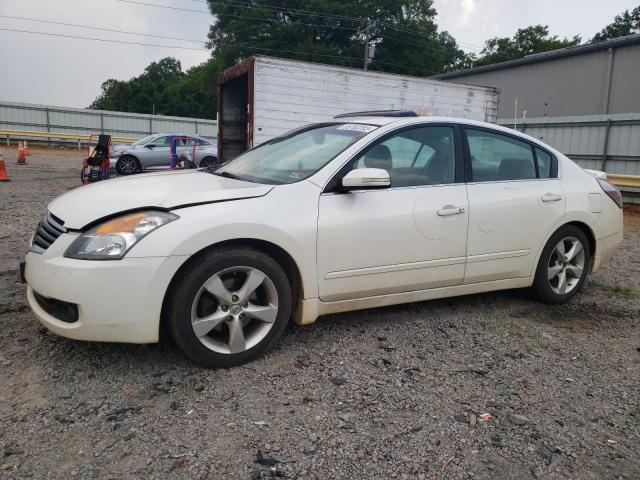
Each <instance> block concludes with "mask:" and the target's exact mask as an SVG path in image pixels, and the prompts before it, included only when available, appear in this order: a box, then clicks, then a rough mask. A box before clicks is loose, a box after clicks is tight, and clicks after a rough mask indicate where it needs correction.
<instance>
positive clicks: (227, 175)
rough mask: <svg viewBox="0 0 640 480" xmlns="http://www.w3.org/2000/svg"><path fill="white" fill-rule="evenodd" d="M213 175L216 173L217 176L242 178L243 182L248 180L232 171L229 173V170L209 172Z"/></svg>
mask: <svg viewBox="0 0 640 480" xmlns="http://www.w3.org/2000/svg"><path fill="white" fill-rule="evenodd" d="M211 173H212V174H214V175H218V176H219V177H226V178H232V179H234V180H242V181H243V182H249V181H250V180H247V179H246V178H243V177H241V176H239V175H235V174H234V173H229V172H211Z"/></svg>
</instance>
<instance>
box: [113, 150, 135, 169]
mask: <svg viewBox="0 0 640 480" xmlns="http://www.w3.org/2000/svg"><path fill="white" fill-rule="evenodd" d="M127 157H128V158H133V159H134V160H135V161H136V163H137V164H138V168H140V167H141V164H140V160H139V159H138V157H136V156H135V155H131V154H130V153H125V154H124V155H122V156H120V158H118V161H120V160H121V159H123V158H127ZM117 164H118V162H116V165H117Z"/></svg>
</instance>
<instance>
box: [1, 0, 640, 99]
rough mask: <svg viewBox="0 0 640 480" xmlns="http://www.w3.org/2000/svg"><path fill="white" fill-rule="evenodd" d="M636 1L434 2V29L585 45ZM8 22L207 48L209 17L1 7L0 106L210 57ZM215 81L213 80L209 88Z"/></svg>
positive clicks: (126, 8)
mask: <svg viewBox="0 0 640 480" xmlns="http://www.w3.org/2000/svg"><path fill="white" fill-rule="evenodd" d="M149 3H157V4H164V5H172V6H179V7H183V8H189V9H194V10H206V5H205V3H204V2H203V1H200V0H149ZM637 5H638V0H608V1H606V2H604V1H595V0H435V7H436V9H437V10H438V24H439V27H440V29H441V30H448V31H449V32H450V33H451V34H452V35H453V36H454V37H455V38H456V40H457V41H458V42H459V43H460V44H461V46H462V47H463V48H464V49H465V50H467V51H478V50H479V49H480V48H481V47H482V45H483V43H484V40H486V39H487V38H491V37H495V36H512V35H513V33H514V32H515V31H516V30H517V29H518V28H522V27H526V26H529V25H533V24H545V25H549V27H550V30H551V32H552V33H553V34H556V35H560V36H567V37H573V36H574V35H576V34H577V35H581V36H582V38H583V39H585V40H586V39H588V38H590V37H592V36H593V34H594V33H596V32H597V31H599V30H600V29H601V28H602V27H603V26H604V25H606V24H607V23H609V22H610V21H611V20H612V19H613V17H614V16H615V15H616V14H618V13H620V12H622V11H623V10H625V9H632V8H633V7H635V6H637ZM6 16H14V17H25V18H26V17H28V18H37V19H43V20H48V21H55V22H63V23H68V24H77V25H86V26H92V27H100V28H107V29H114V30H122V31H127V32H131V31H133V32H137V33H141V34H142V33H143V34H151V35H161V36H170V37H177V38H187V39H193V40H202V41H203V42H204V40H205V39H206V34H207V31H208V26H209V24H210V23H211V17H210V15H208V14H202V13H197V12H182V11H172V10H166V9H161V8H153V7H148V6H144V5H134V4H127V3H124V2H121V1H118V0H53V1H52V0H0V58H1V59H2V63H1V64H0V100H5V101H16V102H27V103H43V104H48V105H61V106H70V107H86V106H88V105H89V104H90V103H91V101H92V100H93V99H94V98H95V97H96V95H97V94H98V93H99V89H100V84H101V83H102V82H103V81H104V80H106V79H108V78H117V79H121V80H123V79H129V78H131V77H133V76H135V75H138V74H140V73H141V72H142V70H143V69H144V67H145V66H146V65H148V64H149V63H150V62H152V61H154V60H159V59H160V58H163V57H165V56H169V55H171V56H175V57H177V58H178V59H180V61H181V62H182V66H183V68H188V67H191V66H193V65H197V64H198V63H201V62H203V61H205V60H206V59H207V58H208V56H209V53H208V52H207V51H199V50H180V49H171V48H159V47H150V46H139V45H122V44H113V43H104V42H96V41H89V40H80V39H74V38H61V37H51V36H42V35H34V34H27V33H19V32H8V31H2V29H13V30H29V31H34V32H51V33H57V34H64V35H74V36H84V37H94V38H103V39H110V40H121V41H130V42H142V43H155V44H164V45H180V46H183V47H187V48H194V49H199V48H203V47H204V43H203V44H199V43H196V42H185V41H178V40H165V39H158V38H153V37H141V36H133V35H128V34H121V33H112V32H99V31H95V30H87V29H83V28H78V27H70V26H63V25H51V24H45V23H38V22H34V21H24V20H17V19H10V18H6ZM212 81H213V80H212Z"/></svg>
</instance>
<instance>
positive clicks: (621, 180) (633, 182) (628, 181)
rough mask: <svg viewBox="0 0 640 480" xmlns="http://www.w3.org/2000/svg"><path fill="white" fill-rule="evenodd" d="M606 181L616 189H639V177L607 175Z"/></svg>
mask: <svg viewBox="0 0 640 480" xmlns="http://www.w3.org/2000/svg"><path fill="white" fill-rule="evenodd" d="M607 180H610V181H611V183H613V184H614V185H616V186H618V187H628V188H640V175H618V174H613V173H607Z"/></svg>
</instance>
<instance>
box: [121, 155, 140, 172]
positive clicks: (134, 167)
mask: <svg viewBox="0 0 640 480" xmlns="http://www.w3.org/2000/svg"><path fill="white" fill-rule="evenodd" d="M138 170H140V162H139V161H138V159H137V158H136V157H133V156H131V155H124V156H122V157H120V158H119V159H118V161H117V162H116V171H117V172H118V175H132V174H134V173H136V172H137V171H138Z"/></svg>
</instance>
